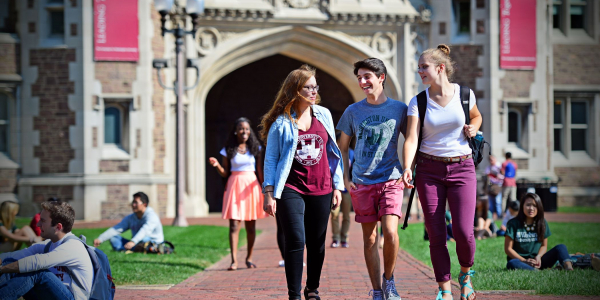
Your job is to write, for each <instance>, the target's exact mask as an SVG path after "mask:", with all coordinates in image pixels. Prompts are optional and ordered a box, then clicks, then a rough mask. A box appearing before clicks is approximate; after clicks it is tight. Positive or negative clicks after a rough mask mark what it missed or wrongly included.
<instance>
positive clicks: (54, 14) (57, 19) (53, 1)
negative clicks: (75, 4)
mask: <svg viewBox="0 0 600 300" xmlns="http://www.w3.org/2000/svg"><path fill="white" fill-rule="evenodd" d="M46 13H47V24H48V28H47V29H46V30H47V36H48V38H51V39H56V40H61V41H63V40H64V37H65V4H64V1H63V0H47V1H46Z"/></svg>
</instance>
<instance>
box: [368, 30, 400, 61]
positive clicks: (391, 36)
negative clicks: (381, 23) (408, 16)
mask: <svg viewBox="0 0 600 300" xmlns="http://www.w3.org/2000/svg"><path fill="white" fill-rule="evenodd" d="M397 44H398V43H397V38H396V34H395V33H392V32H377V33H375V34H374V35H373V39H372V40H371V48H373V50H375V51H376V52H377V53H379V55H380V56H381V58H384V59H390V58H392V57H393V56H394V55H395V54H396V45H397Z"/></svg>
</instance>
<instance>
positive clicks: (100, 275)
mask: <svg viewBox="0 0 600 300" xmlns="http://www.w3.org/2000/svg"><path fill="white" fill-rule="evenodd" d="M69 240H78V241H80V242H81V243H83V245H84V246H85V250H87V253H88V255H89V257H90V259H91V260H92V267H93V269H94V280H93V281H92V290H91V291H90V297H89V299H90V300H112V299H114V298H115V289H116V288H115V283H114V282H113V278H112V272H111V271H110V263H109V262H108V257H106V254H104V252H102V250H100V249H98V248H94V247H91V246H88V245H87V244H86V243H85V236H83V235H80V237H79V238H77V237H76V236H68V237H66V238H65V239H64V241H63V243H65V242H67V241H69ZM49 250H50V243H48V244H46V247H45V248H44V253H48V251H49ZM65 269H66V270H67V273H69V276H71V279H72V280H73V282H75V284H77V285H78V286H79V287H83V285H82V284H81V282H79V280H78V279H77V277H75V276H74V275H73V272H71V270H70V269H69V268H65Z"/></svg>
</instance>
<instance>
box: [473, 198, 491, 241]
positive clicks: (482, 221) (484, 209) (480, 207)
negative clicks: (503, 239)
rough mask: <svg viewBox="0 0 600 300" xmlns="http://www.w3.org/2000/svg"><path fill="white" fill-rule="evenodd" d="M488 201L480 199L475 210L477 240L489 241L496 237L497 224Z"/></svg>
mask: <svg viewBox="0 0 600 300" xmlns="http://www.w3.org/2000/svg"><path fill="white" fill-rule="evenodd" d="M488 205H489V204H488V201H487V199H478V200H477V206H476V208H475V223H474V224H473V225H474V228H473V230H474V232H475V238H476V239H478V240H482V239H487V238H489V237H493V236H494V232H495V229H496V228H494V226H495V224H494V223H493V222H492V221H493V220H494V218H493V216H492V212H491V211H490V210H489V209H488Z"/></svg>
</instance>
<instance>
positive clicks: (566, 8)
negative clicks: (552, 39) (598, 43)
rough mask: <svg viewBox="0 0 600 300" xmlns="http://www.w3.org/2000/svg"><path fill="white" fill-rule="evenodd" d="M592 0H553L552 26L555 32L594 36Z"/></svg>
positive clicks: (568, 34) (566, 34) (567, 34)
mask: <svg viewBox="0 0 600 300" xmlns="http://www.w3.org/2000/svg"><path fill="white" fill-rule="evenodd" d="M591 2H592V1H591V0H553V1H552V27H553V28H554V31H555V34H558V33H560V34H563V35H565V36H567V37H570V36H580V35H589V36H593V34H594V32H593V28H594V20H593V17H594V15H593V11H594V9H593V7H592V3H591Z"/></svg>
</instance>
